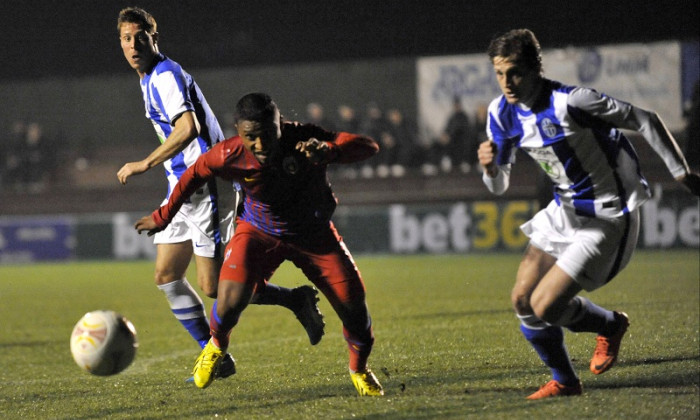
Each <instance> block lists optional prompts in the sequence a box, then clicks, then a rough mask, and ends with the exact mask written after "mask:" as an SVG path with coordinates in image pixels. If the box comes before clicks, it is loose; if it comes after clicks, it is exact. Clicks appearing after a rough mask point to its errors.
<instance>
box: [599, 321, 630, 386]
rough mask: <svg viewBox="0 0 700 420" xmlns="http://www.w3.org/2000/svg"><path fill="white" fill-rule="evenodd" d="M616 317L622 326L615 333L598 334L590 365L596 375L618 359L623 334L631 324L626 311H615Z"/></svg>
mask: <svg viewBox="0 0 700 420" xmlns="http://www.w3.org/2000/svg"><path fill="white" fill-rule="evenodd" d="M615 318H617V320H618V321H619V322H620V326H619V327H618V329H617V331H616V332H615V334H613V335H612V336H611V337H605V336H603V335H598V336H597V337H596V341H597V342H598V343H597V344H596V346H595V351H594V352H593V358H592V359H591V366H590V367H591V372H593V373H594V374H596V375H600V374H601V373H603V372H605V371H607V370H608V369H610V368H611V367H612V366H613V364H614V363H615V361H616V360H617V354H618V353H619V352H620V342H621V341H622V336H624V335H625V332H627V327H629V325H630V320H629V317H628V316H627V314H626V313H624V312H615Z"/></svg>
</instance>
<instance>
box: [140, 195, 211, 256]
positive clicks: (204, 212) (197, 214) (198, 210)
mask: <svg viewBox="0 0 700 420" xmlns="http://www.w3.org/2000/svg"><path fill="white" fill-rule="evenodd" d="M204 191H205V193H203V194H197V193H195V194H193V195H192V197H190V202H189V203H185V204H183V205H182V207H181V208H180V210H179V211H178V212H177V214H175V217H174V218H173V220H172V221H171V222H170V224H169V225H168V226H166V228H165V229H164V230H162V231H160V232H158V233H156V234H155V235H154V236H153V243H154V244H175V243H181V242H185V241H192V250H193V251H194V253H195V255H199V256H202V257H208V258H214V257H217V256H219V255H220V250H219V248H220V244H221V229H220V225H219V213H218V208H217V201H216V199H212V198H211V197H210V195H209V193H208V192H206V191H207V189H206V188H205V189H204ZM167 202H168V200H164V201H163V203H162V204H161V206H162V205H163V204H166V203H167Z"/></svg>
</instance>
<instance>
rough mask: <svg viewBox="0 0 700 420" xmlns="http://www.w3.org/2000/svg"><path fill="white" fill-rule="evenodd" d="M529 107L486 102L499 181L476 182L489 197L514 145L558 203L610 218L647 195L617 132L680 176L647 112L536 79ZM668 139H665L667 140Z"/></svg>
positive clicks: (681, 169) (505, 173)
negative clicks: (546, 180) (538, 84)
mask: <svg viewBox="0 0 700 420" xmlns="http://www.w3.org/2000/svg"><path fill="white" fill-rule="evenodd" d="M543 82H544V86H543V88H542V91H541V95H540V96H539V99H538V100H537V101H536V103H535V105H533V107H532V109H531V108H528V107H527V106H525V105H523V104H515V105H511V104H508V102H506V100H505V97H504V96H503V95H501V96H500V97H498V98H496V99H494V100H493V101H492V102H491V104H490V105H489V115H488V120H487V127H486V130H487V134H488V137H489V138H490V139H492V140H493V141H494V142H495V143H496V145H497V146H498V153H497V156H496V163H497V164H498V165H499V169H500V171H501V173H502V175H501V174H499V178H500V179H499V180H498V181H496V183H495V184H494V181H492V180H487V179H486V178H487V176H486V175H484V180H485V182H486V184H487V186H488V187H489V189H491V191H492V192H495V193H502V192H503V191H505V189H507V187H508V177H509V175H510V165H511V164H512V163H514V162H515V151H516V149H517V148H520V149H522V150H523V151H525V152H527V153H528V154H529V155H530V156H531V157H532V158H533V159H534V160H535V161H536V162H537V163H539V165H540V167H542V169H543V170H544V171H545V172H546V173H547V175H549V177H550V178H551V180H552V182H553V183H554V186H555V187H554V196H555V200H556V201H557V203H558V204H559V205H561V206H565V207H569V208H572V209H573V210H575V212H576V214H579V215H585V216H591V217H617V216H620V215H622V214H625V213H627V212H629V211H631V210H634V209H636V208H637V207H639V206H640V205H641V204H642V203H643V202H644V201H646V200H647V199H648V198H649V197H650V192H649V186H648V184H647V182H646V180H645V179H644V177H643V175H642V173H641V171H640V166H639V161H638V159H637V155H636V153H635V151H634V149H633V147H632V145H631V143H630V141H629V140H628V139H627V138H626V137H625V135H624V134H623V133H622V132H621V131H620V129H629V130H635V131H639V132H640V134H641V135H642V136H643V137H644V138H645V139H646V140H647V141H648V142H649V144H650V145H651V146H652V147H653V148H654V150H655V151H656V152H657V153H658V154H659V155H660V156H661V158H662V159H663V160H664V162H665V163H666V165H667V167H668V168H669V170H670V171H671V173H672V174H673V175H674V176H680V175H683V174H685V173H686V166H685V165H684V162H683V161H682V157H680V156H681V155H680V154H679V153H678V151H677V150H672V147H670V146H669V145H671V144H674V142H673V141H670V142H669V138H670V134H669V133H668V132H667V130H666V129H665V127H664V126H663V123H661V121H660V120H659V119H658V118H657V117H656V114H655V113H651V112H648V111H644V110H642V109H640V108H637V107H634V106H632V105H631V104H629V103H626V102H623V101H620V100H617V99H614V98H611V97H608V96H606V95H604V94H601V93H598V92H596V91H594V90H592V89H588V88H583V87H575V86H565V85H562V84H560V83H559V82H555V81H551V80H547V79H544V80H543ZM671 140H672V139H671Z"/></svg>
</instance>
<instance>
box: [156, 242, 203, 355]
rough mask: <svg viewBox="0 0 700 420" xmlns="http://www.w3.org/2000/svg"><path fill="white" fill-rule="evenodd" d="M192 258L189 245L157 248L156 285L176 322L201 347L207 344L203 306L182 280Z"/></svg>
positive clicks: (159, 246)
mask: <svg viewBox="0 0 700 420" xmlns="http://www.w3.org/2000/svg"><path fill="white" fill-rule="evenodd" d="M191 258H192V244H191V242H189V241H187V242H181V243H175V244H158V245H157V251H156V267H155V282H156V285H157V286H158V288H159V289H160V290H161V291H162V292H163V293H164V294H165V297H166V299H167V300H168V304H169V305H170V309H171V310H172V312H173V315H175V318H176V319H177V320H178V321H180V323H181V324H182V326H183V327H184V328H185V329H186V330H187V332H189V334H190V335H191V336H192V338H194V339H195V341H197V343H198V344H199V345H200V347H204V345H206V343H207V341H209V322H208V320H207V317H206V312H205V310H204V302H203V301H202V299H201V298H200V297H199V295H198V294H197V292H196V291H195V290H194V289H193V288H192V286H191V285H190V283H189V282H188V281H187V278H186V277H185V273H186V271H187V266H188V265H189V262H190V259H191Z"/></svg>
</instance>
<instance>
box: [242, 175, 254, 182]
mask: <svg viewBox="0 0 700 420" xmlns="http://www.w3.org/2000/svg"><path fill="white" fill-rule="evenodd" d="M243 180H244V181H245V182H253V181H255V178H248V177H247V176H245V177H243Z"/></svg>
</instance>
